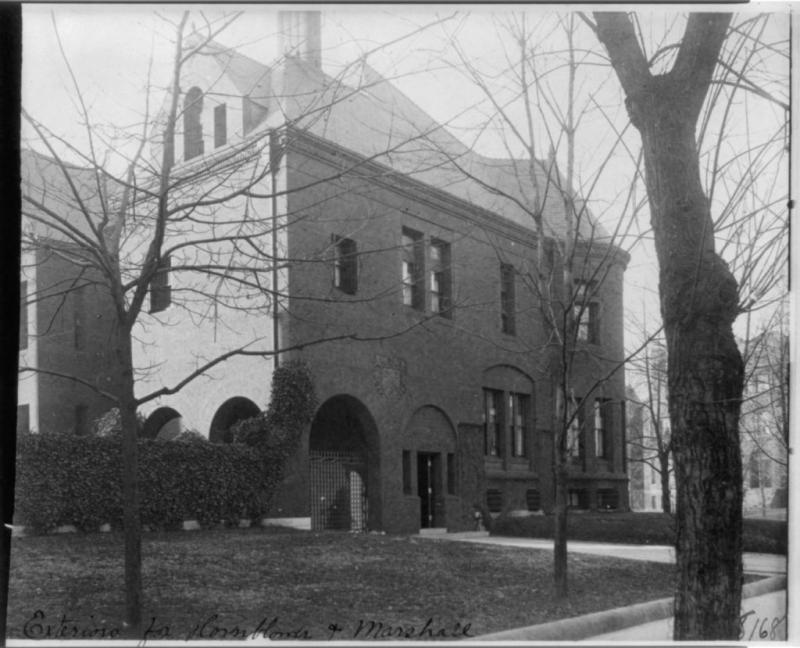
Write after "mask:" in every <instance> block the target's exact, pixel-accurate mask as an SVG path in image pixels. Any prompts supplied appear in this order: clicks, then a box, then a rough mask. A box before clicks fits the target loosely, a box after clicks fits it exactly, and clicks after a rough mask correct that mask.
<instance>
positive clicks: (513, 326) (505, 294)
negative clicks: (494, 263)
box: [500, 263, 517, 335]
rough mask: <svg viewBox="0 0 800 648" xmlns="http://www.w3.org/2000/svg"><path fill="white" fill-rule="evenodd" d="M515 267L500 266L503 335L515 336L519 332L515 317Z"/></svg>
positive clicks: (507, 264) (503, 264)
mask: <svg viewBox="0 0 800 648" xmlns="http://www.w3.org/2000/svg"><path fill="white" fill-rule="evenodd" d="M515 301H516V300H515V295H514V266H512V265H511V264H509V263H501V264H500V326H501V329H502V331H503V333H510V334H511V335H514V334H515V333H516V331H517V323H516V317H515V311H516V305H515Z"/></svg>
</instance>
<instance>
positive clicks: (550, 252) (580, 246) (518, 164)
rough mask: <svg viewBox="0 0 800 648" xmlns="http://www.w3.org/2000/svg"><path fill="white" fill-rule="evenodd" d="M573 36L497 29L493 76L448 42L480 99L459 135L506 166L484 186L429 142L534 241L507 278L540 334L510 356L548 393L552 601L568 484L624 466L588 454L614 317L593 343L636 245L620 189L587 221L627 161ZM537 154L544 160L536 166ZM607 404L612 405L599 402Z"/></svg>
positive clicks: (617, 329)
mask: <svg viewBox="0 0 800 648" xmlns="http://www.w3.org/2000/svg"><path fill="white" fill-rule="evenodd" d="M582 30H585V27H584V26H583V24H582V23H581V22H580V20H579V19H578V18H577V15H575V14H564V15H559V16H554V17H551V18H548V19H545V20H538V21H536V22H535V23H534V22H533V21H531V20H530V18H529V17H528V16H527V15H525V14H524V13H519V14H516V13H515V14H513V15H509V16H507V17H504V18H503V19H498V20H497V34H498V36H499V39H498V40H499V41H500V42H503V43H504V44H505V45H504V47H503V64H502V66H501V67H499V68H498V67H496V66H495V67H489V65H488V64H487V65H482V64H481V62H477V61H475V60H473V59H472V58H471V57H470V56H469V54H468V52H467V50H466V49H465V48H464V47H463V46H462V45H461V44H460V42H459V40H458V38H457V37H456V36H455V35H454V36H452V37H451V40H450V42H449V43H448V45H449V46H450V47H452V48H453V50H454V51H455V54H456V56H455V59H454V61H453V62H452V67H453V69H454V70H455V71H456V72H457V73H459V74H461V75H463V76H464V77H465V78H466V79H467V80H469V81H470V82H471V83H472V84H473V86H474V87H475V88H476V89H477V91H478V95H479V97H480V100H479V102H478V104H477V105H476V106H474V107H472V108H473V110H474V112H475V113H477V114H479V115H481V117H480V118H479V121H478V123H477V124H473V125H472V126H471V132H472V133H474V137H475V138H476V140H477V139H480V138H481V137H482V136H484V135H485V134H486V133H497V132H499V133H500V135H499V136H498V137H497V139H498V140H499V143H498V147H499V148H500V149H501V150H502V151H503V152H504V153H505V156H506V158H509V160H506V161H504V162H505V164H504V173H503V174H502V176H501V177H500V178H498V180H497V181H496V182H487V181H486V180H485V179H483V180H482V179H480V178H478V177H476V175H475V174H474V173H473V171H472V169H471V167H470V161H469V159H466V158H462V157H460V156H454V155H452V154H448V152H447V151H446V150H444V149H442V148H441V147H438V148H437V147H436V142H432V147H433V148H434V149H435V150H437V151H438V152H439V154H440V155H442V156H443V157H445V158H446V159H445V162H446V164H447V165H448V166H451V167H452V168H453V169H454V170H455V171H456V172H457V173H458V174H460V175H461V176H463V177H466V178H469V179H470V180H475V181H479V182H482V183H483V185H484V187H485V188H486V189H487V190H488V191H490V192H492V194H494V195H496V196H497V197H498V199H499V202H504V204H505V205H507V207H506V209H507V210H508V211H514V212H519V213H520V214H521V215H522V216H523V217H524V222H525V226H526V227H528V228H529V229H531V230H532V231H533V232H534V233H535V246H536V251H535V255H534V256H532V258H530V259H527V260H526V262H525V263H524V267H522V268H521V269H520V270H519V274H520V276H521V278H522V281H523V285H524V287H525V289H526V290H527V291H529V293H530V294H531V295H533V296H534V302H535V303H536V304H537V308H538V319H539V321H540V322H541V326H542V329H543V331H544V333H543V335H542V336H540V337H535V338H534V337H531V338H529V339H526V340H525V344H527V347H526V348H525V350H524V351H522V352H523V353H530V354H534V357H537V358H541V361H540V366H541V367H542V368H541V374H540V378H541V379H543V380H545V381H546V382H547V383H549V384H551V385H552V386H553V391H552V402H553V409H552V411H551V414H552V419H551V421H549V422H550V427H551V429H552V431H553V437H552V438H553V441H552V458H551V469H552V473H553V477H554V485H555V497H554V501H555V504H554V509H553V511H554V518H553V519H554V526H555V540H554V572H553V573H554V591H555V593H556V595H557V596H558V597H560V598H563V597H566V596H567V594H568V578H567V515H568V509H569V506H570V502H569V494H570V490H571V489H575V487H576V486H575V482H574V481H573V480H574V477H575V476H576V475H577V473H582V472H583V471H584V470H585V468H586V466H587V457H586V454H587V453H588V452H589V450H588V448H593V450H591V452H592V457H591V461H590V462H589V463H591V464H594V463H596V461H600V460H603V461H606V462H607V465H608V470H610V471H614V470H621V463H622V462H623V461H624V458H622V456H621V455H620V458H619V463H620V466H617V467H616V468H614V467H613V465H614V458H613V456H606V452H607V451H608V450H607V448H606V447H595V446H598V445H599V446H603V445H605V442H604V441H602V440H601V439H602V435H603V425H604V423H603V421H606V423H605V425H609V423H610V421H611V420H613V419H614V416H617V415H616V414H612V410H613V412H618V413H619V414H618V419H619V420H620V421H621V419H622V415H621V412H622V409H623V408H622V400H623V399H624V379H623V377H622V367H623V364H624V361H625V358H624V355H625V353H624V348H623V344H622V321H621V317H620V321H619V322H617V321H616V320H615V319H614V318H613V316H611V312H612V311H611V309H609V310H608V312H607V320H606V323H605V324H604V326H605V327H606V328H605V329H604V333H603V334H602V336H601V334H600V331H599V329H598V322H599V317H598V308H599V304H600V303H601V302H602V301H604V300H608V299H610V294H611V293H612V292H613V290H614V288H613V286H615V285H617V282H619V283H621V273H622V270H621V268H623V267H624V265H625V264H626V263H627V259H628V252H627V251H626V248H628V247H629V246H630V245H632V244H633V243H635V242H636V240H637V238H638V236H637V234H636V233H634V231H633V224H634V222H635V217H636V215H637V213H638V212H639V211H640V210H641V208H642V203H641V202H640V201H637V200H636V193H635V183H632V184H631V185H629V186H628V187H627V188H626V189H625V190H623V191H622V192H620V194H619V195H617V196H616V198H617V199H618V202H617V203H616V204H615V208H616V209H618V211H617V212H616V213H615V218H614V219H613V220H610V219H607V222H608V221H609V220H610V222H611V223H612V225H611V228H610V230H609V229H606V227H604V226H603V225H602V224H601V220H602V217H603V216H606V214H605V213H603V212H604V210H602V209H601V210H600V212H599V213H593V212H592V211H591V210H590V204H592V202H593V200H594V198H595V193H596V190H597V189H598V188H599V187H601V186H602V184H603V181H604V179H605V178H606V177H607V172H608V171H610V169H611V167H612V166H613V165H612V160H613V159H614V158H615V156H616V157H619V156H620V155H621V157H622V158H624V159H625V160H626V163H630V164H631V167H632V168H633V169H634V171H636V169H637V167H638V161H637V159H636V156H635V155H631V153H630V151H629V150H627V148H626V147H627V142H626V133H625V129H624V128H618V124H617V120H616V119H615V117H614V116H613V115H611V114H609V112H608V111H607V110H606V109H605V108H604V107H603V101H602V99H601V98H600V97H601V95H602V94H603V87H604V84H605V82H606V81H607V80H608V78H609V76H610V75H606V76H605V77H603V76H602V75H597V73H596V70H597V68H596V65H597V64H599V63H601V62H602V60H601V58H600V57H599V55H598V53H597V52H593V51H591V50H586V49H584V48H582V47H581V46H580V41H581V31H582ZM585 35H586V34H585V33H584V34H583V36H584V37H585ZM484 115H485V116H484ZM598 124H602V126H603V127H605V128H606V129H607V132H608V133H609V137H608V140H609V141H604V142H603V145H602V147H601V151H602V152H601V153H600V154H599V155H598V154H597V150H595V151H593V153H594V154H595V155H594V156H593V158H592V159H591V160H590V161H588V162H587V161H586V159H582V160H580V161H581V162H583V165H580V164H579V162H578V157H579V155H580V154H581V153H582V152H584V149H582V148H581V143H582V140H581V135H582V134H583V133H585V132H586V131H588V130H589V129H591V128H595V129H596V128H597V126H598ZM543 151H549V153H548V154H547V155H542V153H543ZM495 164H498V163H497V162H495ZM598 204H601V205H602V203H601V202H600V201H598ZM620 205H621V209H620ZM501 261H502V259H501ZM619 306H620V308H621V304H620V305H619ZM504 307H505V306H504V305H501V308H504ZM619 314H620V315H621V310H620V313H619ZM601 337H602V339H601ZM607 394H612V395H613V396H612V397H611V398H606V395H607ZM606 434H610V430H606ZM590 435H591V442H587V441H588V439H589V436H590ZM623 452H624V450H623ZM609 454H610V455H611V454H612V453H610V452H609ZM576 492H577V491H576Z"/></svg>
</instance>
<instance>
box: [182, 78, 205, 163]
mask: <svg viewBox="0 0 800 648" xmlns="http://www.w3.org/2000/svg"><path fill="white" fill-rule="evenodd" d="M202 114H203V92H202V91H201V90H200V88H198V87H196V86H195V87H193V88H191V89H190V90H189V92H187V93H186V97H185V98H184V100H183V159H184V160H191V159H192V158H193V157H197V156H198V155H202V154H203V123H202V121H201V116H202Z"/></svg>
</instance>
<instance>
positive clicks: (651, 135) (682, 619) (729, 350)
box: [628, 82, 744, 640]
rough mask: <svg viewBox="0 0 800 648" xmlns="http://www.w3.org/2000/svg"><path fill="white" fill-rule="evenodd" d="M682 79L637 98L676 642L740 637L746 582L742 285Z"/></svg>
mask: <svg viewBox="0 0 800 648" xmlns="http://www.w3.org/2000/svg"><path fill="white" fill-rule="evenodd" d="M681 90H682V89H681V88H680V87H678V86H677V84H671V83H664V82H662V83H658V84H654V86H653V87H651V88H650V92H648V93H647V94H646V95H640V96H639V97H634V98H631V97H629V102H628V103H629V106H628V107H629V110H630V112H631V117H632V120H633V122H634V124H635V125H636V126H637V127H638V128H639V130H640V132H641V134H642V141H643V145H644V153H645V165H646V178H647V187H648V194H649V198H650V209H651V218H652V223H653V229H654V231H655V241H656V251H657V255H658V259H659V265H660V275H659V281H660V296H661V314H662V318H663V322H664V330H665V334H666V338H667V347H668V358H669V362H668V379H669V411H670V420H671V422H672V449H673V456H674V458H675V477H676V479H675V481H676V486H677V561H678V574H679V578H678V591H677V595H676V601H675V602H676V608H675V612H676V613H675V639H684V640H685V639H737V638H738V632H739V613H740V610H739V608H740V602H741V601H740V599H741V585H742V562H741V549H742V482H741V474H742V466H741V454H740V449H739V436H738V422H739V410H740V405H741V394H742V388H743V376H744V367H743V362H742V357H741V355H740V353H739V350H738V348H737V346H736V341H735V338H734V335H733V331H732V324H733V322H734V320H735V318H736V316H737V314H738V301H739V300H738V290H737V285H736V280H735V279H734V278H733V276H732V274H731V273H730V271H729V270H728V268H727V266H726V265H725V263H724V262H723V261H722V259H721V258H720V257H719V256H718V255H717V254H716V252H715V251H714V230H713V224H712V220H711V215H710V211H709V206H708V201H707V199H706V196H705V194H704V192H703V188H702V184H701V181H700V173H699V164H698V153H697V149H696V144H695V137H694V120H693V119H686V115H685V114H684V113H683V110H682V108H683V106H682V101H681Z"/></svg>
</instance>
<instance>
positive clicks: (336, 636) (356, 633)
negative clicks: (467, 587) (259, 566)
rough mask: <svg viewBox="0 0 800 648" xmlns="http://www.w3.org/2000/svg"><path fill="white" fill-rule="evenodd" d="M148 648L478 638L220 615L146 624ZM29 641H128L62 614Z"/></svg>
mask: <svg viewBox="0 0 800 648" xmlns="http://www.w3.org/2000/svg"><path fill="white" fill-rule="evenodd" d="M144 628H145V629H144V631H143V633H142V637H141V640H142V642H147V641H155V640H185V641H192V640H206V639H220V640H221V639H227V640H235V639H239V640H253V639H269V640H271V641H281V640H303V639H310V640H329V641H331V640H347V639H362V640H372V641H375V640H380V639H394V640H402V639H409V640H424V639H451V640H452V639H469V638H471V637H474V636H475V635H474V634H472V625H471V624H470V623H461V622H450V623H443V622H440V621H438V620H436V619H434V618H433V617H430V618H428V619H427V620H425V621H424V622H421V623H416V624H414V623H392V622H388V621H386V620H377V619H359V620H358V621H356V622H354V623H349V624H345V623H328V624H321V625H320V626H318V627H317V626H311V625H300V626H296V625H291V624H287V623H283V622H281V620H280V618H279V617H277V616H269V615H268V616H265V617H263V618H262V619H261V620H260V621H258V622H257V623H254V624H242V623H226V622H225V620H224V619H222V618H221V617H220V615H219V614H210V615H209V616H207V617H204V618H202V619H200V620H199V621H197V622H196V623H194V624H190V626H189V627H184V628H179V627H177V626H175V625H174V624H171V623H167V622H165V621H162V620H159V619H158V617H155V616H151V617H150V618H149V619H146V620H145V623H144ZM22 631H23V635H24V636H25V638H26V639H122V638H126V637H125V634H124V629H123V628H122V627H121V626H118V625H114V624H110V623H108V622H106V621H105V620H96V619H95V616H94V615H89V617H88V618H87V617H84V618H79V617H70V616H68V615H66V614H61V615H59V616H57V617H53V618H50V617H48V616H47V615H46V614H45V613H44V611H43V610H36V611H35V612H34V613H33V614H32V615H31V616H30V618H29V619H28V620H27V621H26V622H25V625H24V626H23V630H22Z"/></svg>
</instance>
